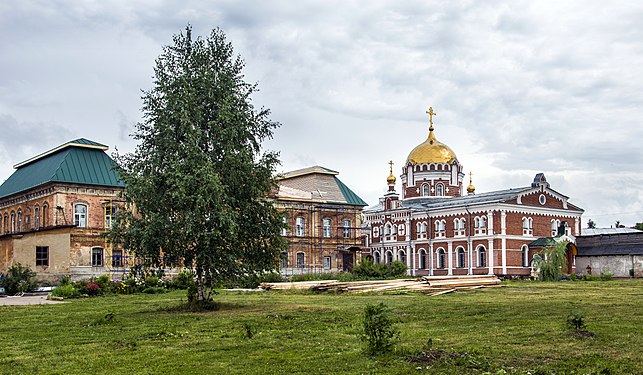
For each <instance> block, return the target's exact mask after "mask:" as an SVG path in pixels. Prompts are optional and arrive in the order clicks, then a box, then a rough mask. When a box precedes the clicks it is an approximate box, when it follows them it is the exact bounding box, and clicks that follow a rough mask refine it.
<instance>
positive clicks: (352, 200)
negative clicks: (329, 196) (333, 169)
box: [335, 177, 368, 206]
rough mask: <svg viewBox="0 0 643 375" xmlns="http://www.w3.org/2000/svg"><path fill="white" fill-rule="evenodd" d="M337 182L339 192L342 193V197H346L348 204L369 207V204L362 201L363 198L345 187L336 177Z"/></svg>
mask: <svg viewBox="0 0 643 375" xmlns="http://www.w3.org/2000/svg"><path fill="white" fill-rule="evenodd" d="M335 181H336V182H337V186H339V190H340V191H341V192H342V195H343V196H344V198H345V199H346V202H347V203H348V204H350V205H353V206H368V203H366V202H364V200H362V198H360V197H359V196H358V195H357V194H355V193H354V192H353V191H352V190H351V189H349V188H348V186H346V185H344V183H343V182H342V181H341V180H340V179H339V178H337V177H335Z"/></svg>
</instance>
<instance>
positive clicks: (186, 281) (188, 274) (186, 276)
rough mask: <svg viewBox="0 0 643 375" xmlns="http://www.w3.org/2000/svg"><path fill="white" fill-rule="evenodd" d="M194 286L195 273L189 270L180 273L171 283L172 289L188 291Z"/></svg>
mask: <svg viewBox="0 0 643 375" xmlns="http://www.w3.org/2000/svg"><path fill="white" fill-rule="evenodd" d="M192 284H194V273H193V272H192V271H189V270H183V271H181V272H179V273H178V274H177V275H176V276H175V277H174V279H172V282H171V283H170V285H171V287H172V288H174V289H182V290H186V289H188V288H189V287H190V286H191V285H192Z"/></svg>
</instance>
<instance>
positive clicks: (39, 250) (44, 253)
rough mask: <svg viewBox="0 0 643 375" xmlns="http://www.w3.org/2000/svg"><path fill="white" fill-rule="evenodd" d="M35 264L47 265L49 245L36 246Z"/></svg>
mask: <svg viewBox="0 0 643 375" xmlns="http://www.w3.org/2000/svg"><path fill="white" fill-rule="evenodd" d="M36 266H43V267H47V266H49V246H36Z"/></svg>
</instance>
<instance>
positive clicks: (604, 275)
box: [599, 272, 614, 281]
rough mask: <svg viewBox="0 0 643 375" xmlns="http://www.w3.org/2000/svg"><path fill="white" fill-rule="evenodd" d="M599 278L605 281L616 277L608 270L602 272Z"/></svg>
mask: <svg viewBox="0 0 643 375" xmlns="http://www.w3.org/2000/svg"><path fill="white" fill-rule="evenodd" d="M599 278H600V279H601V280H603V281H609V280H612V278H614V274H611V273H608V272H601V274H600V276H599Z"/></svg>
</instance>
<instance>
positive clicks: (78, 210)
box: [74, 203, 87, 228]
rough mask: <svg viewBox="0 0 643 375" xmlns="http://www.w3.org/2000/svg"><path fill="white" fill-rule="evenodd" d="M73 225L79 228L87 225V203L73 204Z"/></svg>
mask: <svg viewBox="0 0 643 375" xmlns="http://www.w3.org/2000/svg"><path fill="white" fill-rule="evenodd" d="M74 225H75V226H77V227H79V228H85V227H87V205H85V204H82V203H76V204H75V205H74Z"/></svg>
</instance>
